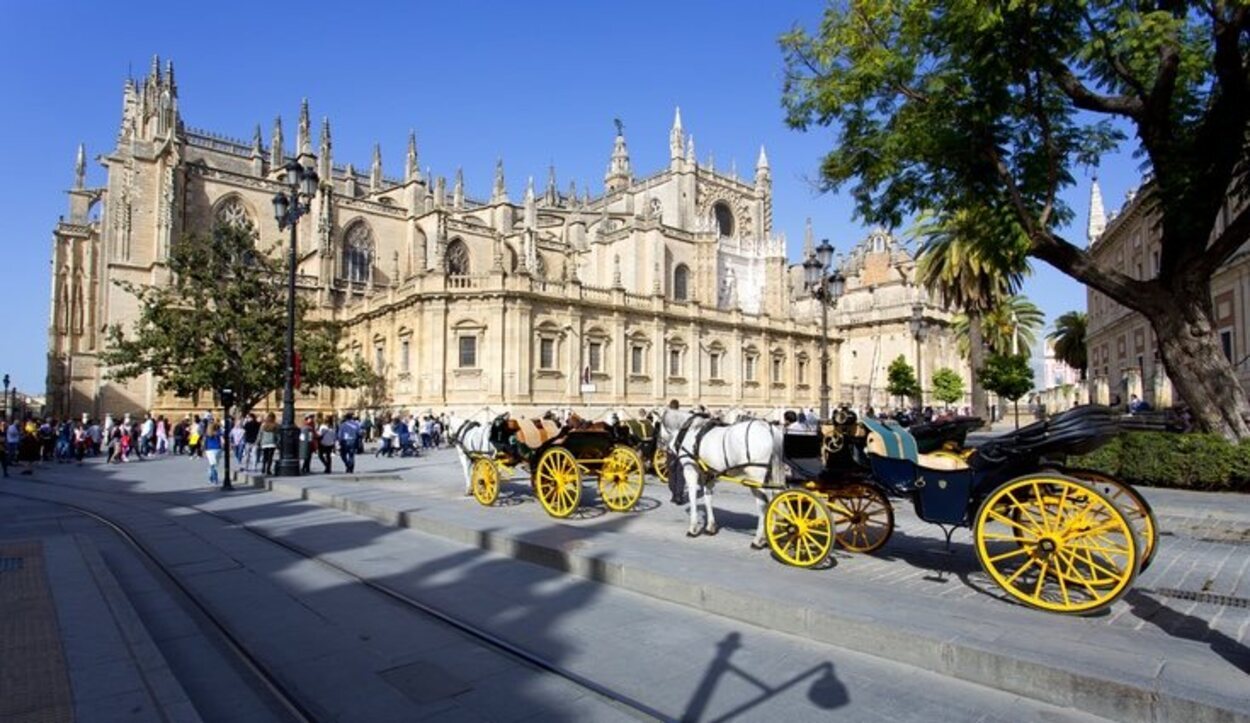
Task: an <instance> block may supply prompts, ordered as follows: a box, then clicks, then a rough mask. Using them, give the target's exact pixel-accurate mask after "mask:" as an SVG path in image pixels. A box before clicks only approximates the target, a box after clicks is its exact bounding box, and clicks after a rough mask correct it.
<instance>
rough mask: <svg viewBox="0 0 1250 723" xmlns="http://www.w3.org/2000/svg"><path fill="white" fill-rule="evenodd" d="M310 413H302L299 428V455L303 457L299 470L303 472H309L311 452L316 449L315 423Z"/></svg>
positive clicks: (310, 471)
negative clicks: (301, 424)
mask: <svg viewBox="0 0 1250 723" xmlns="http://www.w3.org/2000/svg"><path fill="white" fill-rule="evenodd" d="M314 419H315V418H314V417H313V415H311V414H306V415H304V424H303V426H301V427H300V428H299V443H300V456H301V457H303V464H301V465H300V468H299V469H300V472H302V473H303V474H311V473H312V470H311V469H310V466H311V465H312V456H313V452H315V451H316V450H317V425H316V422H315V421H314Z"/></svg>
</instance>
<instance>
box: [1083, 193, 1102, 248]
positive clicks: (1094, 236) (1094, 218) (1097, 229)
mask: <svg viewBox="0 0 1250 723" xmlns="http://www.w3.org/2000/svg"><path fill="white" fill-rule="evenodd" d="M1106 228H1107V214H1106V213H1105V212H1104V211H1103V209H1102V189H1101V188H1099V187H1098V176H1094V182H1093V183H1091V184H1090V186H1089V227H1088V228H1087V229H1086V232H1085V237H1086V238H1087V239H1088V240H1089V242H1090V244H1093V243H1094V242H1095V241H1097V240H1098V237H1099V236H1102V232H1103V231H1104V230H1105V229H1106Z"/></svg>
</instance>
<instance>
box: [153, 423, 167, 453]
mask: <svg viewBox="0 0 1250 723" xmlns="http://www.w3.org/2000/svg"><path fill="white" fill-rule="evenodd" d="M168 452H169V422H167V421H165V415H163V414H162V415H161V416H160V417H159V418H158V419H157V420H156V453H157V454H167V453H168Z"/></svg>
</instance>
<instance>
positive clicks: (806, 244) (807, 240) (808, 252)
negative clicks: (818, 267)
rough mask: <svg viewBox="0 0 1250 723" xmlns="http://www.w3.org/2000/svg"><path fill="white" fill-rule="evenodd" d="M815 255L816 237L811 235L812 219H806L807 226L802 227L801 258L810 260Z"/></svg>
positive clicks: (809, 217)
mask: <svg viewBox="0 0 1250 723" xmlns="http://www.w3.org/2000/svg"><path fill="white" fill-rule="evenodd" d="M815 255H816V235H815V234H814V233H812V217H811V216H808V217H807V224H806V225H804V226H803V258H805V259H806V258H810V257H812V256H815Z"/></svg>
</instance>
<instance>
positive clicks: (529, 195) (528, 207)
mask: <svg viewBox="0 0 1250 723" xmlns="http://www.w3.org/2000/svg"><path fill="white" fill-rule="evenodd" d="M537 227H538V208H537V204H536V203H535V202H534V177H533V176H530V177H529V181H528V182H527V183H526V184H525V228H529V229H533V228H537Z"/></svg>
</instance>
